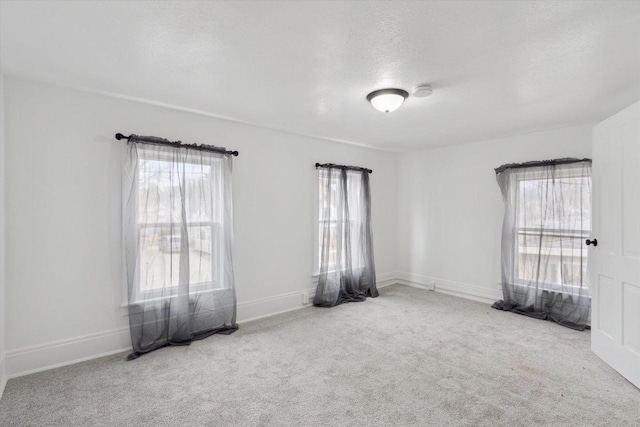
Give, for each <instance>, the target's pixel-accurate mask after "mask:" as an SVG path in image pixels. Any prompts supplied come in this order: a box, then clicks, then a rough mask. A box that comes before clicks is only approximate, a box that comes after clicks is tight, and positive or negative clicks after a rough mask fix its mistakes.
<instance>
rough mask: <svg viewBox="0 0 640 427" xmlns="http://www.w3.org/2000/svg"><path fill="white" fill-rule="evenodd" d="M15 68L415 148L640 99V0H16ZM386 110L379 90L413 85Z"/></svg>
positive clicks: (12, 9) (6, 28)
mask: <svg viewBox="0 0 640 427" xmlns="http://www.w3.org/2000/svg"><path fill="white" fill-rule="evenodd" d="M0 14H1V33H0V36H1V39H0V42H1V44H0V48H1V56H0V59H1V61H2V63H1V66H2V69H1V70H2V72H3V73H5V74H7V75H10V76H21V77H26V78H30V79H37V80H43V81H47V82H51V83H55V84H61V85H68V86H74V87H82V88H86V89H92V90H99V91H105V92H111V93H115V94H122V95H127V96H131V97H137V98H142V99H146V100H150V101H155V102H161V103H166V104H172V105H175V106H180V107H183V108H189V109H194V110H200V111H203V112H207V113H210V114H214V115H220V116H225V117H229V118H232V119H236V120H239V121H244V122H249V123H253V124H258V125H263V126H267V127H270V128H277V129H282V130H286V131H290V132H295V133H301V134H307V135H315V136H321V137H325V138H329V139H334V140H341V141H346V142H353V143H359V144H365V145H369V146H374V147H379V148H385V149H390V150H399V151H407V150H413V149H421V148H427V147H433V146H442V145H448V144H455V143H461V142H467V141H475V140H482V139H488V138H493V137H498V136H502V135H508V134H514V133H521V132H528V131H532V130H538V129H545V128H552V127H558V126H564V125H568V124H574V123H584V122H590V121H596V120H600V119H602V118H604V117H606V116H608V115H610V114H612V113H614V112H616V111H617V110H619V109H621V108H623V107H625V106H627V105H629V104H631V103H633V102H635V101H637V100H638V99H640V2H615V1H606V2H569V1H561V2H551V1H539V2H486V1H473V2H419V3H418V2H416V3H414V2H407V3H400V2H353V3H352V2H96V1H92V2H89V1H81V2H56V1H46V2H28V1H23V2H2V3H1V4H0ZM420 83H431V84H432V85H433V87H434V94H433V95H432V96H431V97H428V98H414V97H410V98H409V99H408V100H407V101H406V102H405V105H403V106H402V107H401V108H400V109H399V110H397V111H396V112H394V113H390V114H385V113H380V112H377V111H375V110H374V109H373V108H372V107H371V106H370V105H369V104H368V103H367V102H366V100H365V96H366V95H367V93H369V92H370V91H372V90H375V89H380V88H384V87H400V88H403V89H406V90H408V91H409V92H411V89H412V88H413V87H414V86H416V85H417V84H420Z"/></svg>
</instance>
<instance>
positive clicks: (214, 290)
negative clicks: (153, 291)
mask: <svg viewBox="0 0 640 427" xmlns="http://www.w3.org/2000/svg"><path fill="white" fill-rule="evenodd" d="M228 290H229V289H227V288H220V289H208V290H206V291H200V292H197V291H196V292H189V296H190V297H191V296H195V295H201V294H207V293H216V292H226V291H228ZM170 298H172V296H165V297H156V298H149V299H147V300H138V301H134V302H131V303H129V302H123V303H122V304H120V308H121V309H123V310H124V311H125V313H124V315H128V314H129V313H128V309H129V306H132V305H138V304H144V303H149V302H156V301H157V302H160V301H162V300H167V299H170Z"/></svg>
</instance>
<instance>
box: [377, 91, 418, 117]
mask: <svg viewBox="0 0 640 427" xmlns="http://www.w3.org/2000/svg"><path fill="white" fill-rule="evenodd" d="M408 96H409V93H408V92H407V91H406V90H402V89H380V90H376V91H373V92H371V93H370V94H369V95H367V101H369V102H370V103H371V105H372V106H373V108H375V109H376V110H378V111H382V112H383V113H390V112H391V111H395V110H397V109H398V108H400V106H401V105H402V103H403V102H404V100H405V99H407V97H408Z"/></svg>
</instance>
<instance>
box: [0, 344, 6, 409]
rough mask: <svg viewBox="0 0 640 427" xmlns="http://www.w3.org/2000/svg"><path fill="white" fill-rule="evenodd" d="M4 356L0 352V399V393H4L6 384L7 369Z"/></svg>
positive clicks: (0, 395)
mask: <svg viewBox="0 0 640 427" xmlns="http://www.w3.org/2000/svg"><path fill="white" fill-rule="evenodd" d="M5 362H6V357H5V355H4V353H3V354H0V399H2V395H3V393H4V389H5V387H6V386H7V380H8V379H7V370H6V366H5Z"/></svg>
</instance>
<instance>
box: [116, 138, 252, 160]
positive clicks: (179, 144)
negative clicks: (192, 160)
mask: <svg viewBox="0 0 640 427" xmlns="http://www.w3.org/2000/svg"><path fill="white" fill-rule="evenodd" d="M132 138H133V139H134V140H135V141H140V142H142V143H145V144H155V145H166V146H169V147H184V148H190V149H192V150H200V151H211V152H214V153H222V154H231V155H232V156H237V155H238V154H240V153H238V152H237V151H228V150H226V149H225V148H223V147H215V146H213V145H205V144H183V143H182V141H169V140H168V139H164V138H158V137H156V136H140V135H134V134H131V135H129V136H125V135H123V134H121V133H116V139H117V140H118V141H120V140H121V139H126V140H130V139H132Z"/></svg>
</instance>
